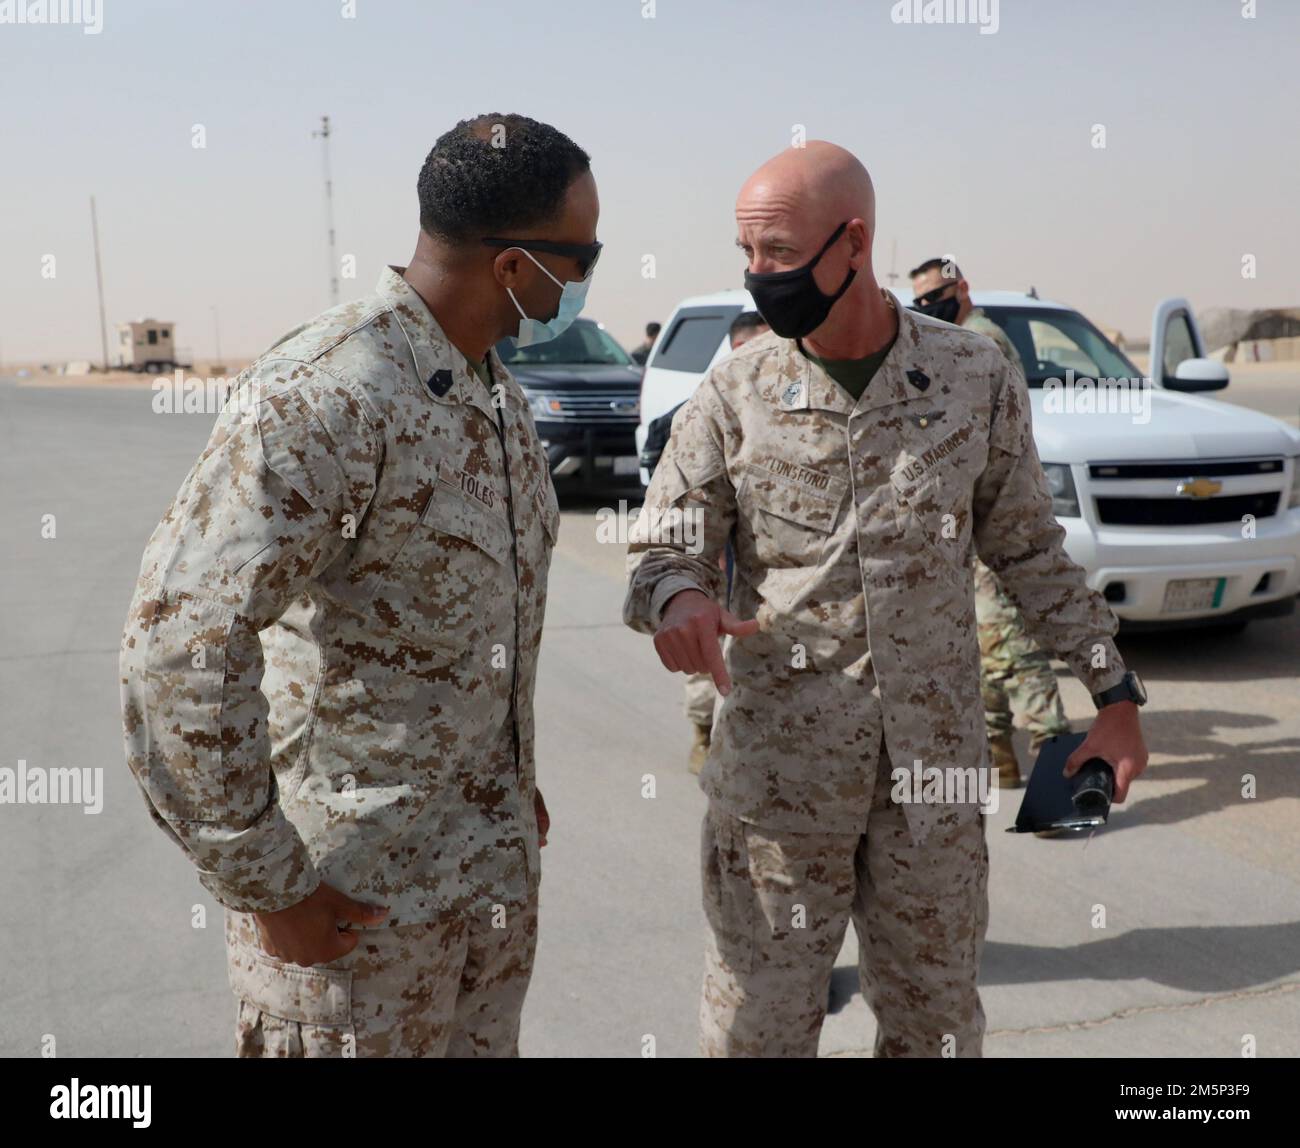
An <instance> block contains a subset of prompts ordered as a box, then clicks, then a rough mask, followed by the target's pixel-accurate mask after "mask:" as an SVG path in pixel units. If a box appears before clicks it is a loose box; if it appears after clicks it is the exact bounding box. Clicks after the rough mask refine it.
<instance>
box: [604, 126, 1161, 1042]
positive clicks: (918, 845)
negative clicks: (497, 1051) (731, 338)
mask: <svg viewBox="0 0 1300 1148" xmlns="http://www.w3.org/2000/svg"><path fill="white" fill-rule="evenodd" d="M874 202H875V201H874V192H873V190H872V188H871V183H870V178H869V177H868V176H867V173H866V171H865V169H864V168H863V167H862V165H861V164H860V163H858V161H857V160H856V159H854V157H853V156H851V155H850V154H849V153H847V152H845V151H844V150H843V149H841V148H838V147H835V146H834V145H832V144H828V143H824V142H821V141H812V142H809V143H808V144H807V145H806V147H804V148H798V149H794V148H792V149H789V150H788V151H786V152H783V153H781V155H779V156H777V157H775V158H774V159H773V160H771V161H769V163H767V164H765V165H764V166H763V167H762V168H760V169H759V171H758V172H757V173H755V175H754V176H753V177H751V179H750V180H749V182H748V183H747V184H746V185H745V187H744V188H743V189H742V191H741V194H740V198H739V199H738V201H737V206H736V219H737V227H738V232H739V240H738V242H739V243H740V244H741V246H742V247H743V248H744V251H745V254H746V256H747V258H748V260H749V267H750V270H751V271H752V272H754V273H756V275H758V276H760V277H761V276H764V275H767V274H775V275H781V276H783V278H782V279H781V280H779V281H778V282H779V283H780V287H779V288H777V287H775V285H774V286H773V287H772V288H771V289H770V290H771V294H770V295H767V294H765V292H766V291H768V290H769V288H768V282H769V281H765V280H762V279H761V278H758V279H755V278H754V276H751V275H750V274H748V273H747V276H746V282H747V285H748V286H749V288H750V291H751V293H752V294H754V297H755V302H756V304H757V305H758V307H759V310H760V311H762V312H763V314H764V317H765V318H766V319H767V320H768V322H769V323H770V324H771V326H772V333H770V334H768V335H764V336H761V337H759V338H756V339H754V340H752V341H751V342H750V343H748V344H746V345H745V346H744V347H743V348H742V349H741V350H740V351H738V352H737V353H736V354H734V355H732V356H731V357H729V358H728V359H725V360H723V361H722V362H721V363H720V364H718V365H717V366H715V367H714V368H712V369H711V370H710V371H709V372H708V374H707V375H706V376H705V378H704V380H703V381H702V382H701V384H700V386H699V388H698V389H697V390H696V392H695V394H694V396H693V397H692V398H691V399H690V401H689V402H688V403H687V405H686V407H685V408H684V409H683V410H682V411H681V412H680V414H679V415H678V416H677V419H676V420H675V421H674V424H673V433H672V437H671V439H670V440H669V443H668V447H667V450H666V451H665V453H664V456H663V460H662V462H661V463H660V465H659V467H658V469H657V470H656V471H655V475H654V479H653V481H652V482H651V485H650V488H649V490H648V492H647V499H646V506H647V510H650V511H656V512H659V514H660V515H662V514H663V513H664V512H666V511H668V510H669V509H670V508H675V509H676V510H677V511H678V512H689V513H691V514H693V515H696V516H698V520H699V521H700V522H701V524H702V526H703V531H702V537H703V541H704V545H703V549H702V552H700V553H698V554H692V553H690V552H688V549H687V546H686V545H685V543H684V541H683V540H678V539H674V538H672V537H670V536H668V537H665V536H664V535H662V534H661V535H660V536H658V537H653V538H652V537H649V536H648V535H647V533H646V530H647V527H646V523H648V522H649V521H652V520H653V518H654V516H653V515H642V516H641V518H639V519H638V522H637V526H636V527H634V530H633V534H632V538H631V545H630V547H629V566H630V579H629V587H628V594H627V598H626V601H625V604H624V619H625V621H626V622H627V623H628V624H629V625H631V626H632V627H633V628H635V629H637V630H640V631H642V632H646V633H653V634H654V636H655V637H654V640H655V647H656V651H657V652H658V654H659V657H660V659H661V660H662V661H663V663H664V665H665V666H666V667H667V668H668V669H670V670H674V671H681V672H688V673H691V672H699V671H700V670H702V669H705V668H708V669H709V670H710V671H711V672H712V673H713V675H714V680H715V681H716V682H717V684H718V689H719V693H720V694H721V695H722V702H721V705H720V708H719V711H718V713H717V716H716V719H715V723H714V745H713V751H712V753H711V754H710V756H709V759H708V762H707V763H706V765H705V767H704V771H703V774H702V775H701V786H702V788H703V789H704V792H705V793H706V795H707V796H708V799H709V805H708V812H707V814H706V816H705V820H704V824H703V827H702V869H703V873H702V876H703V890H704V908H705V914H706V917H707V919H708V923H709V938H708V944H707V947H706V956H705V975H704V987H703V992H702V997H701V1009H700V1021H701V1023H700V1032H701V1049H702V1051H703V1052H704V1053H705V1054H706V1055H710V1056H809V1055H815V1054H816V1051H817V1044H818V1036H819V1033H820V1029H821V1024H822V1020H823V1017H824V1015H825V1008H826V999H827V987H828V984H829V980H830V975H831V971H832V968H833V965H834V962H835V957H836V955H837V954H838V952H839V950H840V947H841V943H842V940H843V937H844V932H845V929H846V927H847V924H848V922H849V920H852V922H853V924H854V927H855V929H856V931H857V934H858V940H859V945H860V952H861V962H860V967H859V975H860V980H861V983H862V986H863V991H864V994H865V996H866V999H867V1003H868V1004H869V1006H870V1007H871V1009H872V1011H873V1012H874V1014H875V1016H876V1020H877V1023H878V1033H877V1037H876V1053H877V1055H882V1056H978V1055H980V1052H981V1048H982V1039H983V1033H984V1013H983V1009H982V1007H981V1004H980V1000H979V994H978V991H977V989H976V976H977V972H978V966H979V958H980V953H981V949H982V945H983V940H984V934H985V928H986V925H987V919H988V898H987V873H988V849H987V844H986V841H985V831H984V818H983V816H981V813H980V805H979V797H978V788H979V787H978V786H977V784H970V785H969V788H967V790H966V791H965V793H957V792H956V787H955V786H953V785H947V786H944V785H941V786H940V788H939V791H938V793H937V794H935V793H933V792H931V791H929V790H921V789H919V787H917V786H915V785H914V784H912V782H911V780H910V778H911V776H912V772H911V771H912V770H913V767H914V766H916V765H919V766H920V767H921V768H923V769H928V768H933V767H937V768H940V769H942V770H946V771H947V774H946V776H949V777H954V778H955V777H956V776H960V777H962V778H965V779H967V780H970V779H978V777H979V775H980V774H981V771H984V776H985V777H987V750H986V748H985V747H986V744H987V742H986V739H985V737H984V731H983V720H982V709H981V706H980V698H979V648H978V645H977V642H976V623H975V613H974V601H973V598H974V593H973V587H972V582H971V576H970V566H969V562H968V555H969V550H970V547H971V545H972V542H973V543H974V545H975V547H976V549H977V550H978V551H979V553H980V555H981V556H982V557H983V559H984V561H985V562H986V563H987V564H988V565H989V567H990V568H991V569H992V570H994V571H995V572H996V573H997V574H998V576H999V577H1000V578H1001V579H1002V581H1003V583H1004V585H1006V586H1007V588H1008V591H1009V593H1011V595H1012V596H1013V598H1015V599H1016V601H1017V602H1018V603H1019V605H1020V606H1021V608H1022V610H1023V611H1024V614H1025V617H1026V620H1027V621H1028V623H1029V625H1030V628H1031V630H1032V631H1033V632H1034V633H1035V634H1036V635H1037V636H1038V637H1039V638H1040V640H1042V641H1043V642H1044V643H1045V644H1046V645H1047V646H1048V647H1049V648H1050V649H1053V650H1054V651H1056V652H1058V653H1059V654H1060V655H1061V656H1062V657H1063V658H1064V659H1066V661H1067V662H1068V663H1069V664H1070V666H1071V668H1072V669H1073V670H1074V672H1075V673H1076V674H1077V675H1078V676H1079V677H1080V678H1081V679H1082V680H1083V681H1084V682H1085V683H1087V684H1088V686H1089V687H1090V688H1092V689H1094V690H1100V689H1105V688H1108V687H1110V686H1112V685H1114V684H1115V683H1116V682H1117V681H1118V680H1119V679H1121V678H1125V677H1126V674H1125V671H1124V667H1123V663H1122V662H1121V660H1120V658H1119V653H1118V651H1117V650H1116V649H1115V646H1114V643H1113V641H1112V637H1111V636H1112V634H1113V633H1114V630H1115V628H1116V623H1115V619H1114V616H1113V615H1112V614H1111V612H1110V610H1109V608H1108V607H1107V606H1106V604H1105V602H1104V601H1103V600H1102V599H1101V598H1100V596H1099V595H1097V594H1096V593H1094V592H1093V591H1091V590H1089V589H1088V588H1087V586H1086V584H1085V582H1084V576H1083V571H1081V570H1080V569H1079V568H1078V567H1077V566H1075V565H1074V564H1073V563H1072V562H1071V561H1070V560H1069V558H1068V557H1067V556H1066V555H1065V553H1064V551H1063V550H1062V548H1061V541H1062V537H1063V532H1062V530H1061V528H1060V526H1059V525H1058V524H1057V522H1056V520H1055V518H1054V517H1053V516H1052V513H1051V496H1050V494H1049V492H1048V490H1047V487H1046V482H1045V480H1044V478H1043V473H1042V469H1041V467H1040V465H1039V462H1038V456H1037V453H1036V451H1035V448H1034V440H1033V436H1032V434H1031V430H1030V422H1029V401H1028V395H1027V392H1026V389H1025V384H1024V380H1023V378H1022V377H1021V376H1020V374H1019V373H1018V372H1016V371H1014V370H1012V369H1011V368H1010V366H1009V364H1008V363H1007V361H1006V359H1005V358H1003V356H1002V355H1001V354H1000V353H999V352H998V350H997V348H996V347H995V346H994V345H993V344H992V343H991V342H989V341H988V340H986V339H983V338H979V337H977V336H975V335H973V334H971V333H969V332H966V331H963V330H962V329H960V328H956V327H952V326H950V325H948V324H945V323H937V322H934V321H931V320H929V319H926V318H924V317H922V316H917V315H914V314H912V313H911V312H908V311H906V310H905V309H903V308H902V307H900V306H899V305H898V302H897V300H896V299H895V298H894V297H893V296H892V295H890V294H889V293H888V292H882V291H881V290H880V288H879V286H878V284H877V283H876V282H875V278H874V275H873V272H872V269H871V263H870V241H871V236H872V234H873V232H874V230H875V207H874ZM828 237H829V238H828ZM819 251H820V252H821V254H820V255H819V254H818V253H819ZM794 271H799V275H800V276H803V277H804V281H803V283H802V285H795V286H792V285H791V280H790V276H789V273H790V272H794ZM796 278H797V277H796ZM809 280H811V282H809ZM812 356H816V358H813V357H812ZM864 364H865V366H864ZM873 372H874V374H873ZM864 376H866V377H865V380H864ZM841 379H843V380H845V381H844V382H841V381H840V380H841ZM854 380H856V381H857V382H858V383H859V385H860V393H859V394H858V395H857V396H856V397H855V395H854V394H853V393H851V391H850V390H849V386H850V385H851V384H852V383H853V382H854ZM660 520H662V519H660ZM733 531H734V550H735V568H734V574H733V584H732V594H731V599H730V606H731V609H732V610H734V611H735V613H734V614H732V613H730V612H729V611H728V610H726V609H723V608H721V607H720V606H719V605H718V604H717V602H716V600H715V599H716V595H717V593H718V591H719V589H720V585H719V578H720V576H719V572H718V570H717V556H718V554H719V553H720V552H721V549H722V547H723V545H724V543H725V541H726V539H727V538H728V537H729V536H733ZM696 540H697V541H698V538H697V539H696ZM724 636H725V637H726V639H727V643H726V649H725V652H723V651H720V649H719V638H720V637H724ZM1130 711H1131V712H1130ZM1079 752H1080V754H1082V755H1085V756H1093V755H1096V756H1100V757H1103V758H1105V759H1106V760H1108V761H1112V762H1113V763H1114V764H1115V766H1116V779H1117V783H1118V785H1119V786H1120V788H1117V791H1116V792H1117V795H1120V796H1122V794H1121V788H1122V790H1123V791H1124V792H1126V791H1127V787H1128V784H1129V782H1130V781H1131V780H1132V778H1133V777H1135V776H1136V775H1137V774H1138V773H1139V772H1140V771H1141V769H1142V768H1143V767H1144V766H1145V761H1146V751H1145V748H1144V747H1143V745H1142V739H1141V732H1140V728H1139V726H1138V722H1137V711H1136V706H1135V705H1134V704H1133V703H1131V702H1119V703H1116V704H1115V705H1107V706H1106V707H1105V708H1103V709H1102V710H1101V711H1100V712H1099V715H1098V718H1097V721H1096V722H1095V724H1094V726H1093V729H1092V732H1091V733H1090V735H1089V740H1088V743H1086V744H1085V745H1084V746H1083V747H1082V748H1081V750H1080V751H1079ZM1083 760H1084V757H1083V756H1079V757H1076V758H1075V759H1073V760H1072V761H1071V763H1070V767H1071V768H1077V766H1078V765H1079V764H1081V762H1082V761H1083ZM895 770H898V771H899V774H898V775H897V776H895V775H894V771H895Z"/></svg>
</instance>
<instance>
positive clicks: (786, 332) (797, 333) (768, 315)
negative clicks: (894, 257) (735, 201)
mask: <svg viewBox="0 0 1300 1148" xmlns="http://www.w3.org/2000/svg"><path fill="white" fill-rule="evenodd" d="M846 227H848V223H841V224H840V225H839V227H837V228H836V229H835V234H834V235H832V236H831V237H830V238H829V239H828V240H826V242H825V244H823V246H822V249H821V250H820V251H819V252H817V254H816V255H814V256H813V257H812V259H810V260H809V261H808V262H807V263H805V264H804V265H803V266H802V267H796V268H794V269H793V270H791V271H768V272H764V273H763V274H759V275H755V274H753V273H752V272H750V271H746V272H745V290H746V291H748V292H749V293H750V295H751V296H753V299H754V306H755V307H757V308H758V313H759V314H760V315H762V316H763V318H764V319H766V320H767V325H768V326H769V327H771V328H772V330H773V331H775V332H776V333H777V334H778V335H780V336H781V338H783V339H802V338H803V337H804V336H805V335H809V334H811V333H812V332H813V331H815V330H817V328H818V327H820V326H821V325H822V324H823V323H824V322H825V321H826V316H827V315H829V314H830V312H831V308H832V307H834V306H835V303H836V301H837V300H838V299H839V297H840V296H841V295H843V294H844V292H845V291H847V290H848V289H849V284H850V283H852V282H853V276H855V275H856V274H857V271H855V270H854V269H853V268H852V267H850V268H849V273H848V274H847V275H846V276H844V282H843V283H841V284H840V289H839V290H838V291H836V292H835V294H834V295H827V294H826V293H825V292H824V291H822V289H821V288H820V287H818V286H817V281H816V280H815V279H814V278H813V268H814V267H816V266H817V261H818V260H819V259H820V258H821V257H822V256H823V255H825V254H826V252H827V251H828V250H829V249H830V246H831V244H832V243H834V242H835V241H836V240H837V239H838V238H839V237H840V236H841V235H843V234H844V229H845V228H846Z"/></svg>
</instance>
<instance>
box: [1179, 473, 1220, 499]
mask: <svg viewBox="0 0 1300 1148" xmlns="http://www.w3.org/2000/svg"><path fill="white" fill-rule="evenodd" d="M1222 489H1223V483H1221V482H1216V481H1215V480H1214V479H1212V478H1185V479H1183V481H1182V482H1180V483H1179V484H1178V490H1177V493H1178V494H1181V495H1183V497H1185V498H1209V497H1210V496H1211V495H1215V494H1218V493H1219V491H1221V490H1222Z"/></svg>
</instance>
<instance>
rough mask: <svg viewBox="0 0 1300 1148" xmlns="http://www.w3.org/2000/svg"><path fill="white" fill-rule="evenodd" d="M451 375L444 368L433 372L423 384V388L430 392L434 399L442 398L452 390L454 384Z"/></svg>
mask: <svg viewBox="0 0 1300 1148" xmlns="http://www.w3.org/2000/svg"><path fill="white" fill-rule="evenodd" d="M455 381H456V380H455V378H453V376H452V373H451V372H450V371H448V370H446V369H445V368H444V369H443V370H441V371H434V372H433V374H431V375H430V376H429V378H428V380H427V381H426V382H425V384H424V385H425V386H426V387H428V388H429V390H430V392H432V394H433V396H434V398H438V399H440V398H442V396H443V395H445V394H446V393H447V392H448V391H449V390H451V388H452V384H453V383H454V382H455Z"/></svg>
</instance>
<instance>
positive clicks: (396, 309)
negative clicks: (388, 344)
mask: <svg viewBox="0 0 1300 1148" xmlns="http://www.w3.org/2000/svg"><path fill="white" fill-rule="evenodd" d="M405 270H406V268H405V267H394V266H392V265H389V266H388V267H385V268H384V270H383V273H382V274H381V275H380V276H379V284H378V286H377V287H376V288H375V290H376V291H377V292H378V294H379V296H380V297H381V298H382V299H384V300H385V301H386V302H387V303H388V305H389V307H390V308H391V311H392V314H393V316H394V318H396V320H397V325H398V326H399V327H400V328H401V329H402V333H403V334H404V335H405V336H406V339H407V341H409V343H410V349H411V353H412V354H413V355H414V356H415V371H416V374H417V376H418V377H419V380H420V384H421V386H423V387H424V390H425V393H426V394H428V395H429V397H430V398H432V399H433V400H434V401H435V402H439V403H469V404H471V405H472V406H476V407H478V408H479V409H480V410H482V411H484V412H485V413H486V414H488V415H489V416H491V417H492V418H496V412H495V411H493V409H492V403H491V400H490V398H489V397H488V394H487V388H486V387H485V386H484V384H483V380H482V379H480V378H479V377H478V376H477V375H475V374H474V372H473V368H472V367H471V366H470V365H469V362H468V361H467V360H466V358H465V356H464V355H462V354H461V353H460V351H458V350H457V349H456V348H455V347H453V346H452V345H451V340H449V339H448V338H447V336H446V335H445V334H443V331H442V328H441V327H440V326H439V325H438V320H437V319H435V318H434V317H433V312H432V311H430V310H429V307H428V305H427V304H426V303H425V301H424V300H423V299H421V298H420V295H419V292H417V291H416V290H415V288H414V287H412V286H411V285H410V284H409V283H408V282H407V281H406V280H405V279H403V278H402V273H403V272H404V271H405ZM489 354H490V355H492V356H493V358H492V359H491V360H490V361H491V364H492V375H493V378H494V379H496V378H506V377H508V375H507V374H506V371H505V368H504V367H503V366H502V365H501V360H500V359H497V358H495V355H496V352H495V351H490V352H489ZM440 371H449V372H450V373H451V381H452V382H451V386H450V387H447V388H445V389H443V388H442V387H439V386H434V385H431V382H432V380H433V379H434V377H435V375H437V374H438V373H439V372H440ZM444 377H445V376H444ZM439 390H442V393H441V394H439V393H438V392H439Z"/></svg>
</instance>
